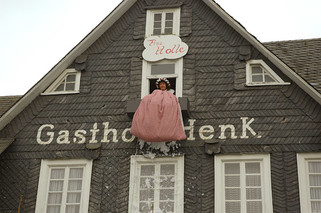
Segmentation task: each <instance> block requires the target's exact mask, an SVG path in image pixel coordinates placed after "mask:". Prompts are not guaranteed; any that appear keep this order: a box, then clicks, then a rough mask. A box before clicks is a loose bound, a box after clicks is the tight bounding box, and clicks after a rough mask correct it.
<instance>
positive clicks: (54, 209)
mask: <svg viewBox="0 0 321 213" xmlns="http://www.w3.org/2000/svg"><path fill="white" fill-rule="evenodd" d="M47 213H60V206H48V207H47Z"/></svg>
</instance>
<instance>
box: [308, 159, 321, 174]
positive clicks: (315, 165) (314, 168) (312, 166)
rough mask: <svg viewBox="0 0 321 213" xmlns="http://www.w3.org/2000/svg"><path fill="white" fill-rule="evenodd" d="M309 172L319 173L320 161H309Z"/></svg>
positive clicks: (320, 171) (320, 170)
mask: <svg viewBox="0 0 321 213" xmlns="http://www.w3.org/2000/svg"><path fill="white" fill-rule="evenodd" d="M309 173H321V162H309Z"/></svg>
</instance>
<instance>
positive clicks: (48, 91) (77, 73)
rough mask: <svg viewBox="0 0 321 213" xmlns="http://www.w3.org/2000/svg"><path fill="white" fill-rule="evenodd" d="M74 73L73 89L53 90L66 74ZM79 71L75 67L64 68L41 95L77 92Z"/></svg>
mask: <svg viewBox="0 0 321 213" xmlns="http://www.w3.org/2000/svg"><path fill="white" fill-rule="evenodd" d="M71 73H75V74H76V79H75V89H74V90H72V91H55V89H56V88H57V87H58V86H59V85H60V84H61V82H62V81H63V80H64V79H65V78H66V77H67V75H68V74H71ZM80 76H81V72H80V71H77V70H76V69H66V70H65V71H64V72H63V73H62V74H61V75H60V76H59V77H58V78H57V79H56V80H55V81H54V82H53V83H52V84H51V85H50V86H49V87H48V88H47V89H46V90H45V91H44V92H43V93H42V94H41V95H58V94H75V93H79V88H80Z"/></svg>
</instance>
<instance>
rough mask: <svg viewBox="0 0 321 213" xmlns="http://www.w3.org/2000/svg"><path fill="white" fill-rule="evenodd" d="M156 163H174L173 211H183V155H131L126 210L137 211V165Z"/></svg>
mask: <svg viewBox="0 0 321 213" xmlns="http://www.w3.org/2000/svg"><path fill="white" fill-rule="evenodd" d="M144 163H145V164H154V163H155V164H156V163H173V164H175V165H176V167H175V168H176V173H175V178H176V181H175V211H174V212H175V213H183V212H184V156H178V157H160V158H154V159H150V158H145V157H144V156H142V155H132V156H131V161H130V180H129V202H128V212H129V213H138V210H139V209H138V208H139V207H138V206H137V205H135V204H137V203H138V201H137V200H138V196H137V194H136V193H137V192H139V181H137V179H138V178H139V174H138V171H139V169H138V166H139V165H141V164H144Z"/></svg>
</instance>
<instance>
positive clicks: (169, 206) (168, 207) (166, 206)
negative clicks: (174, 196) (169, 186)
mask: <svg viewBox="0 0 321 213" xmlns="http://www.w3.org/2000/svg"><path fill="white" fill-rule="evenodd" d="M159 208H160V209H161V210H162V212H174V202H160V203H159Z"/></svg>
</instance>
